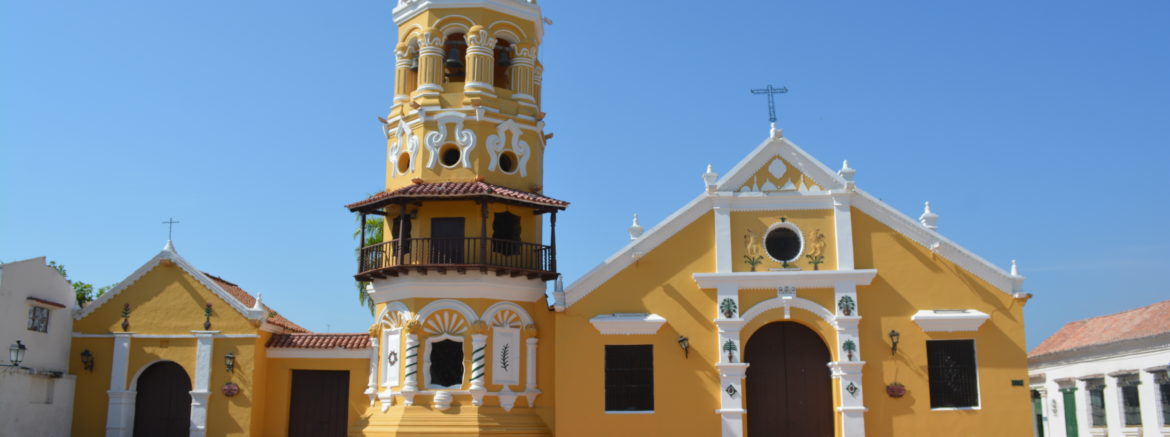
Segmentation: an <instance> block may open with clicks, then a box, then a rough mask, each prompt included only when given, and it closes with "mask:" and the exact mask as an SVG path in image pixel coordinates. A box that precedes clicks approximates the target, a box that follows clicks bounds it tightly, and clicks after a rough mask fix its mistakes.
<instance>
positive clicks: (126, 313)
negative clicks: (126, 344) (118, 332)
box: [122, 304, 130, 332]
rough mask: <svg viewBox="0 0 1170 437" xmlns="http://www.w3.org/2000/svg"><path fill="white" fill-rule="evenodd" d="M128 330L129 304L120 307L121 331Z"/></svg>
mask: <svg viewBox="0 0 1170 437" xmlns="http://www.w3.org/2000/svg"><path fill="white" fill-rule="evenodd" d="M129 330H130V304H125V305H122V331H123V332H126V331H129Z"/></svg>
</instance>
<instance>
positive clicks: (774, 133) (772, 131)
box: [768, 122, 784, 138]
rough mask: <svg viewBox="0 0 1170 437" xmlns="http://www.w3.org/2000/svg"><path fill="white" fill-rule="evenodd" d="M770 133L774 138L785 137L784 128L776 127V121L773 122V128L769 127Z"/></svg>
mask: <svg viewBox="0 0 1170 437" xmlns="http://www.w3.org/2000/svg"><path fill="white" fill-rule="evenodd" d="M768 133H769V134H770V135H771V136H772V138H784V129H776V122H772V128H771V129H769V131H768Z"/></svg>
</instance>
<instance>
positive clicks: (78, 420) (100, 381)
mask: <svg viewBox="0 0 1170 437" xmlns="http://www.w3.org/2000/svg"><path fill="white" fill-rule="evenodd" d="M84 350H88V351H90V353H92V354H93V371H87V370H85V368H84V367H83V366H82V364H81V359H80V358H79V357H80V356H81V351H84ZM112 350H114V339H113V338H74V339H73V341H72V344H71V347H70V351H69V373H72V374H74V375H77V380H76V381H77V385H76V386H75V387H74V391H73V399H74V401H73V428H72V430H73V431H72V433H73V436H75V437H87V436H93V435H105V429H106V408H107V403H106V400H107V399H108V397H107V395H106V390H109V389H110V363H111V361H112V360H113V353H112V352H111V351H112Z"/></svg>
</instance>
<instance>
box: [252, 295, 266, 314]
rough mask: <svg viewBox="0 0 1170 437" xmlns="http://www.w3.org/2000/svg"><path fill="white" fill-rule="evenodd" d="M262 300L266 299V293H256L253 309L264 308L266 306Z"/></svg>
mask: <svg viewBox="0 0 1170 437" xmlns="http://www.w3.org/2000/svg"><path fill="white" fill-rule="evenodd" d="M262 300H264V293H256V303H254V304H252V311H260V310H262V309H264V306H263V305H262V304H261V303H260V301H262Z"/></svg>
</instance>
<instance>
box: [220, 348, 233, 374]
mask: <svg viewBox="0 0 1170 437" xmlns="http://www.w3.org/2000/svg"><path fill="white" fill-rule="evenodd" d="M223 365H224V366H227V371H228V373H232V371H233V370H235V369H236V354H233V353H231V352H228V353H227V355H224V356H223Z"/></svg>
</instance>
